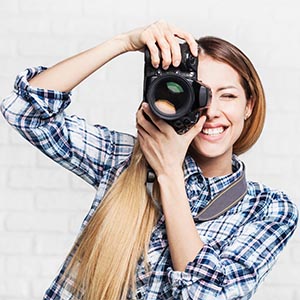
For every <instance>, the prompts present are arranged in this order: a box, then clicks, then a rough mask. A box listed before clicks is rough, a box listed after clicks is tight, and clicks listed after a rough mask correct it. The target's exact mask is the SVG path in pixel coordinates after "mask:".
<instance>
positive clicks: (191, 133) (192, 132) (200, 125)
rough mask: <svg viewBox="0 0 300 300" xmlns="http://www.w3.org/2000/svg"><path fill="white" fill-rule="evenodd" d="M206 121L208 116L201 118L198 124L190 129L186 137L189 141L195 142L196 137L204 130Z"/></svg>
mask: <svg viewBox="0 0 300 300" xmlns="http://www.w3.org/2000/svg"><path fill="white" fill-rule="evenodd" d="M205 121H206V116H204V115H203V116H201V117H200V118H199V120H198V121H197V123H196V124H195V125H194V126H193V127H192V128H191V129H190V130H188V131H187V132H186V133H185V134H184V135H185V136H186V137H187V138H188V139H189V140H191V141H192V140H193V139H194V137H195V136H196V135H197V134H199V133H200V132H201V130H202V128H203V125H204V123H205Z"/></svg>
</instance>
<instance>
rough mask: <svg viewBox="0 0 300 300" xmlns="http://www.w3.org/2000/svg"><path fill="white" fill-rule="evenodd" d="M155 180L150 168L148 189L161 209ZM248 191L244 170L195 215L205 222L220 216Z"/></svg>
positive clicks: (197, 219)
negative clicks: (155, 191)
mask: <svg viewBox="0 0 300 300" xmlns="http://www.w3.org/2000/svg"><path fill="white" fill-rule="evenodd" d="M154 182H155V173H154V171H153V170H152V169H150V168H149V169H148V172H147V181H146V189H147V193H148V195H149V196H150V197H151V199H152V200H153V202H154V204H155V206H156V207H157V209H158V210H159V211H161V205H160V203H159V202H158V201H157V199H155V198H154V196H153V185H154ZM246 193H247V181H246V177H245V171H244V170H243V171H242V173H241V175H240V177H238V178H237V179H236V180H235V181H234V182H233V183H231V184H230V185H229V186H228V187H227V188H226V189H224V190H223V191H221V192H220V193H219V194H218V195H217V196H216V197H215V198H213V199H212V200H211V201H210V202H209V204H208V205H207V206H206V207H204V208H203V209H202V210H201V211H200V212H199V213H198V214H197V215H196V216H195V217H194V219H195V220H196V221H200V222H205V221H210V220H213V219H216V218H218V217H219V216H221V215H222V214H224V213H225V212H226V211H227V210H229V209H230V208H231V207H233V206H234V205H236V204H237V203H238V202H239V201H240V200H242V199H243V197H244V196H245V195H246Z"/></svg>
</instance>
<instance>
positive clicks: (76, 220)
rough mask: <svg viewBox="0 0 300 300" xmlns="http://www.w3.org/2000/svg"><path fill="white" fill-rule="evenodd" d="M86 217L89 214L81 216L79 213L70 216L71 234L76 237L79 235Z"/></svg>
mask: <svg viewBox="0 0 300 300" xmlns="http://www.w3.org/2000/svg"><path fill="white" fill-rule="evenodd" d="M86 215H87V212H85V213H80V214H79V213H77V214H74V215H72V216H70V218H69V222H70V223H69V230H70V233H72V234H75V235H78V234H79V231H80V228H81V225H82V222H83V220H84V218H85V216H86Z"/></svg>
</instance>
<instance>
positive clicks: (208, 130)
mask: <svg viewBox="0 0 300 300" xmlns="http://www.w3.org/2000/svg"><path fill="white" fill-rule="evenodd" d="M225 129H226V128H224V127H216V128H203V129H202V133H203V134H205V135H209V136H217V135H219V134H221V133H223V132H224V131H225Z"/></svg>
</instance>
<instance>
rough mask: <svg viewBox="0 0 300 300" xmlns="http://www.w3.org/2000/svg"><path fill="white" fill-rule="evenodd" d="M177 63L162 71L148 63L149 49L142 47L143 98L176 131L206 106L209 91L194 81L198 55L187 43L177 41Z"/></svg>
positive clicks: (185, 127)
mask: <svg viewBox="0 0 300 300" xmlns="http://www.w3.org/2000/svg"><path fill="white" fill-rule="evenodd" d="M180 50H181V57H182V59H181V63H180V65H179V66H178V67H174V66H173V65H170V67H169V68H168V69H167V70H164V69H163V68H162V66H161V64H160V65H159V67H158V68H154V67H153V66H152V64H151V55H150V51H149V49H148V48H147V47H146V49H145V55H144V59H145V64H144V90H143V96H144V101H145V102H147V103H148V104H149V106H150V109H151V110H152V112H153V113H154V114H155V115H156V116H158V117H160V118H161V119H163V120H165V121H166V122H168V123H169V124H170V125H171V126H173V128H174V129H175V130H176V132H177V133H178V134H183V133H185V132H186V131H188V130H189V129H190V128H191V127H192V126H193V125H194V124H195V123H196V122H197V121H198V120H199V117H200V115H201V111H203V110H204V109H205V108H207V107H208V105H209V103H210V100H211V90H210V89H209V88H208V87H206V86H205V85H203V84H202V83H200V82H199V81H197V68H198V58H197V57H195V56H193V55H192V53H191V52H190V48H189V45H188V44H187V43H183V44H180Z"/></svg>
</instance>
